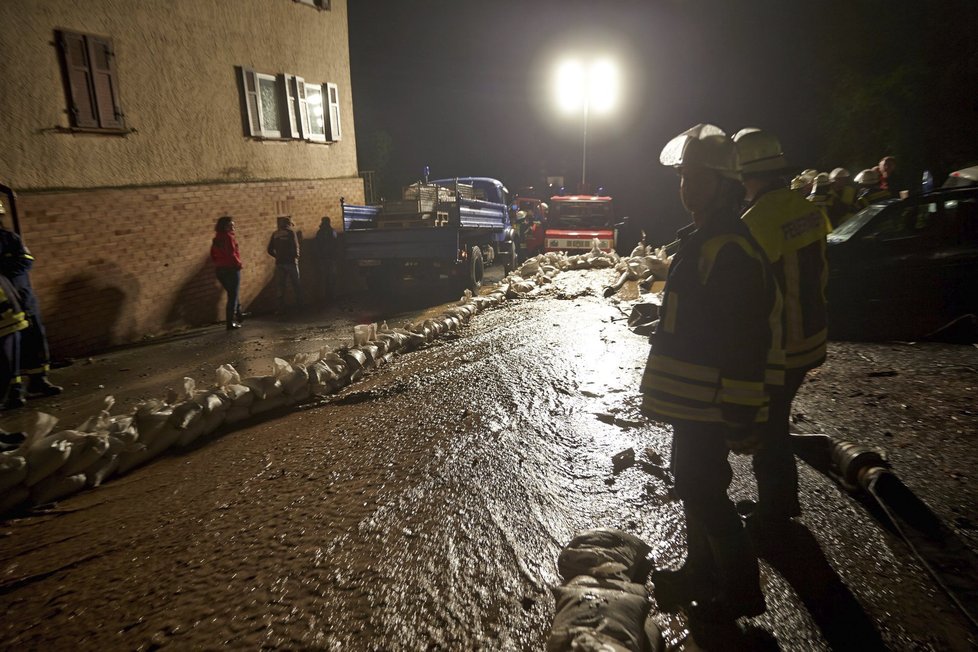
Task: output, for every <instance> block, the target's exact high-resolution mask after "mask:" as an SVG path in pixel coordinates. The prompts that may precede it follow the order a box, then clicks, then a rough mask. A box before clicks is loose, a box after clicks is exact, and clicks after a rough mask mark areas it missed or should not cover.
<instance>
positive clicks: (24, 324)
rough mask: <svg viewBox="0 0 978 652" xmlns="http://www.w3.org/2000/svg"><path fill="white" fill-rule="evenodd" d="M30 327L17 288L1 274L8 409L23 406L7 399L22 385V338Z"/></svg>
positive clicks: (0, 370)
mask: <svg viewBox="0 0 978 652" xmlns="http://www.w3.org/2000/svg"><path fill="white" fill-rule="evenodd" d="M28 327H29V323H28V321H27V315H25V314H24V311H23V310H22V309H21V305H20V299H19V298H18V292H17V290H16V289H14V286H13V285H12V284H11V283H10V281H9V280H8V279H7V277H6V276H3V275H0V400H4V401H5V402H4V406H5V407H7V408H8V409H13V408H18V407H23V403H20V404H18V405H7V402H6V400H5V399H6V398H7V397H8V395H9V392H10V390H11V389H12V388H13V387H15V386H18V385H21V378H20V339H21V333H23V332H24V331H25V330H26V329H27V328H28ZM21 386H22V385H21Z"/></svg>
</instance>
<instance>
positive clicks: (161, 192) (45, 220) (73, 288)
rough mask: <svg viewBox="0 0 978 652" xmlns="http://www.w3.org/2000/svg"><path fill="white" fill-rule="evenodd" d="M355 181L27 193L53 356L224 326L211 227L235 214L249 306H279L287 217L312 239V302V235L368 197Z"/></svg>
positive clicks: (305, 266)
mask: <svg viewBox="0 0 978 652" xmlns="http://www.w3.org/2000/svg"><path fill="white" fill-rule="evenodd" d="M362 194H363V183H362V181H361V180H360V179H359V178H357V177H351V178H347V179H331V180H326V181H316V180H311V181H266V182H254V183H229V184H221V185H217V184H209V185H184V186H156V187H143V188H122V189H101V190H88V191H62V192H42V193H31V194H28V195H23V196H20V197H18V203H19V209H20V210H21V212H22V219H21V222H22V224H24V225H25V228H24V231H23V235H24V239H25V241H26V242H28V243H29V245H30V248H31V252H32V253H33V254H34V256H35V257H36V259H37V262H36V263H35V267H34V272H33V274H32V280H33V284H34V288H35V290H36V291H37V293H38V296H40V297H41V302H42V305H41V307H42V311H43V314H44V321H45V325H46V326H47V330H48V338H49V341H50V343H51V347H52V353H53V355H54V356H55V357H60V356H78V355H84V354H87V353H90V352H93V351H98V350H102V349H105V348H107V347H110V346H115V345H120V344H125V343H128V342H135V341H139V340H141V339H144V338H146V337H153V336H157V335H162V334H165V333H168V332H172V331H175V330H179V329H181V328H185V327H187V326H193V325H201V324H208V323H213V322H215V321H218V320H223V318H224V305H225V298H224V291H223V289H222V288H221V286H220V284H219V283H218V282H217V279H216V277H215V275H214V268H213V266H212V265H211V263H210V258H209V253H210V246H211V239H212V238H213V236H214V231H213V227H214V222H215V221H216V220H217V217H219V216H221V215H225V214H227V215H231V216H232V217H233V218H234V221H235V231H236V235H237V239H238V244H239V247H240V249H241V258H242V260H243V262H244V270H243V272H242V282H241V299H242V303H243V305H244V306H245V309H247V310H252V309H254V310H259V311H261V310H267V309H271V308H273V307H274V305H275V288H274V285H273V283H272V274H273V270H274V260H273V259H272V258H271V256H269V255H268V253H267V252H266V251H265V248H266V246H267V245H268V239H269V237H270V236H271V234H272V231H274V230H275V218H276V216H277V215H278V214H280V213H290V214H292V215H293V216H294V219H295V221H296V224H297V227H298V229H299V230H300V231H302V235H303V238H304V242H303V251H302V256H301V259H300V268H301V270H302V277H303V286H304V287H303V290H304V294H305V295H306V300H307V302H310V301H314V297H315V293H316V290H317V289H318V284H317V281H318V279H317V277H316V263H317V258H316V255H315V251H314V247H313V243H312V239H313V238H314V237H315V235H316V231H317V230H318V227H319V222H320V218H321V217H323V216H324V215H328V216H329V217H330V218H331V219H332V222H333V224H336V223H337V221H338V220H339V217H340V204H339V202H340V197H345V198H347V200H351V198H353V199H355V200H357V201H362Z"/></svg>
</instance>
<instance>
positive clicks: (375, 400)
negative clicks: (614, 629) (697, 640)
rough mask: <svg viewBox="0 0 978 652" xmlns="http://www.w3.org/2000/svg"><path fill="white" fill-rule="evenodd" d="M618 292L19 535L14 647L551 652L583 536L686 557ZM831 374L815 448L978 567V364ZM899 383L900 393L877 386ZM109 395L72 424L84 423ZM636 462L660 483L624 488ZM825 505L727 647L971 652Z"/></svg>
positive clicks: (380, 376) (936, 352) (833, 496)
mask: <svg viewBox="0 0 978 652" xmlns="http://www.w3.org/2000/svg"><path fill="white" fill-rule="evenodd" d="M609 278H610V272H569V273H565V274H562V275H561V276H560V277H558V280H557V283H555V286H556V287H554V288H553V289H552V290H551V291H550V292H549V293H547V294H545V295H544V296H543V297H542V298H538V299H533V300H523V301H514V302H509V303H508V304H507V305H506V306H505V307H503V308H501V309H497V310H492V311H488V312H486V313H483V314H481V315H479V316H478V317H477V318H476V319H474V320H473V322H472V323H471V325H470V326H468V327H467V328H466V329H465V330H463V332H462V335H461V336H460V337H459V338H457V339H449V340H444V341H440V342H439V343H437V344H436V345H434V346H431V347H429V348H427V349H425V350H422V351H418V352H414V353H411V354H407V355H404V356H400V357H398V358H397V359H396V360H395V362H394V363H393V364H391V365H389V366H387V367H385V368H383V369H381V370H380V371H378V372H377V373H375V374H373V375H371V376H369V377H368V378H367V379H365V380H363V381H361V382H359V383H357V384H355V385H353V386H351V387H350V388H348V389H347V390H346V391H345V392H344V393H341V394H339V395H337V396H336V397H333V398H332V399H330V400H327V401H323V402H319V403H314V404H309V405H306V406H305V407H304V408H303V409H301V410H299V411H296V412H292V413H286V414H280V415H277V416H275V417H272V418H269V419H267V420H265V421H262V422H258V423H252V424H251V425H250V426H248V427H246V428H243V429H240V430H237V431H234V432H230V433H228V434H226V435H225V436H223V437H221V438H220V439H219V440H217V441H216V442H213V443H211V444H209V445H208V446H206V447H202V448H198V449H195V450H191V451H188V452H186V453H183V454H177V455H171V456H169V457H166V458H164V459H162V460H160V461H158V462H156V463H154V464H153V465H151V466H149V467H147V468H144V469H142V470H139V471H136V472H133V473H131V474H129V475H127V476H125V477H124V478H121V479H119V480H115V481H112V482H110V483H108V484H107V485H105V486H103V487H101V488H99V489H98V490H97V491H92V492H89V493H86V494H82V495H79V496H76V497H74V498H72V499H69V500H66V501H63V502H62V503H60V504H59V505H58V506H57V507H55V508H53V509H50V510H48V511H47V512H45V513H41V514H38V515H34V516H30V517H27V518H20V519H15V520H10V521H6V522H3V523H2V526H0V537H2V538H0V604H2V605H3V607H4V613H5V617H4V619H3V622H2V623H0V646H2V647H4V648H7V649H41V648H44V649H58V648H78V649H97V648H101V649H156V648H159V647H163V646H172V647H173V648H174V649H191V648H192V649H198V648H199V649H215V648H224V647H232V648H238V649H240V648H244V649H254V648H260V647H265V648H290V649H327V650H330V649H333V650H339V649H395V650H401V649H403V650H419V649H445V650H463V649H465V650H468V649H485V650H525V649H541V648H542V647H543V645H544V641H545V639H546V634H547V630H548V628H549V624H550V619H551V618H552V614H553V606H554V604H553V598H552V596H551V594H550V590H549V589H550V587H552V586H555V585H556V584H558V583H559V578H558V576H557V572H556V560H557V556H558V553H559V551H560V548H561V547H562V546H563V545H564V544H565V543H566V542H567V541H569V540H570V538H571V537H572V536H573V535H574V533H576V532H577V531H580V530H583V529H586V528H590V527H593V526H597V525H603V526H610V527H619V528H622V529H624V530H626V531H630V532H633V533H635V534H637V535H639V536H641V537H642V538H643V539H645V540H646V541H648V542H649V543H650V544H651V545H652V546H653V554H654V555H655V557H656V559H657V561H659V562H660V563H661V564H678V563H681V560H682V547H683V546H682V537H683V524H682V519H681V515H680V510H679V505H678V503H677V502H676V501H675V500H674V499H673V497H672V495H671V493H670V491H669V486H668V479H669V475H668V473H667V471H666V469H665V467H666V466H667V464H668V459H669V432H668V430H667V429H665V428H662V427H659V426H656V425H655V424H650V423H646V422H645V421H644V420H643V419H642V417H641V416H640V415H639V413H638V410H637V406H638V394H637V387H638V379H639V376H640V374H641V368H642V365H643V364H644V358H645V354H646V352H647V343H646V341H645V340H644V339H643V338H640V337H637V336H635V335H633V334H631V333H629V332H627V330H626V329H625V322H624V314H623V311H624V312H627V307H626V306H624V305H619V304H617V303H616V301H615V300H611V301H609V300H607V299H603V298H601V291H602V288H603V287H604V286H605V285H607V284H608V282H609ZM627 289H628V288H626V290H627ZM626 296H627V295H626ZM365 315H366V316H369V317H371V318H373V317H376V316H377V315H376V314H373V313H371V314H366V313H349V314H346V315H340V317H331V318H330V319H329V323H328V324H327V323H324V324H318V325H317V324H302V325H289V326H287V327H286V328H279V329H275V328H270V329H269V331H268V334H267V337H266V338H264V339H255V338H256V337H257V336H254V335H253V336H251V338H248V339H245V338H243V339H241V341H240V342H233V343H231V344H230V345H224V344H221V343H222V342H224V341H225V340H223V339H222V340H219V339H218V337H222V338H223V337H225V334H224V333H215V334H213V336H212V335H211V334H205V335H204V337H205V339H206V340H207V341H205V342H201V341H198V340H196V339H193V338H188V339H187V340H185V341H181V340H176V341H174V342H172V343H171V344H169V345H168V346H170V347H171V350H173V351H178V350H180V349H181V347H183V349H184V350H183V351H182V352H181V354H180V355H176V354H174V355H172V356H171V358H170V360H171V362H170V366H168V367H167V368H163V366H165V365H166V359H167V358H166V356H161V357H158V358H156V361H155V362H153V363H152V364H153V365H161V367H160V368H158V369H157V368H156V367H155V366H154V369H153V371H152V372H146V371H145V370H142V371H139V372H138V373H147V374H148V375H147V376H146V377H144V378H142V379H141V382H140V381H135V382H130V383H127V382H126V381H125V380H124V379H123V378H122V376H124V375H125V374H126V372H119V371H116V369H119V368H125V365H135V364H137V362H138V361H139V360H145V359H148V358H145V356H144V357H143V358H141V357H140V356H139V354H138V353H132V352H122V353H120V354H119V355H116V356H108V357H106V358H104V362H102V361H99V360H96V361H93V362H92V364H91V365H89V367H90V368H91V369H90V371H93V372H94V371H96V369H97V368H98V367H99V365H102V366H103V367H104V369H105V371H106V373H104V375H103V376H98V375H97V374H94V373H93V374H91V375H89V376H86V374H85V373H83V372H84V371H85V369H84V368H83V367H79V368H78V369H76V370H75V371H73V372H72V373H76V374H77V378H78V380H77V381H72V382H78V383H80V384H81V383H95V384H103V385H106V387H105V388H104V389H106V390H109V389H112V387H109V384H110V383H111V381H112V379H113V378H115V379H116V382H117V383H118V384H119V387H118V391H119V392H120V393H122V394H124V395H125V396H126V397H136V396H139V395H140V393H151V392H155V391H157V388H158V386H159V385H160V384H161V383H162V382H163V380H164V377H166V376H167V374H173V375H174V376H176V377H177V378H178V377H179V376H181V375H183V374H184V373H186V371H183V370H182V369H180V370H177V369H174V368H173V365H177V364H180V363H179V362H177V361H184V360H191V359H192V360H193V361H194V363H195V364H194V368H197V367H199V368H200V369H201V371H202V372H207V371H208V370H209V369H210V368H212V366H216V364H214V363H215V362H217V363H218V364H219V363H220V362H228V361H231V362H234V361H235V360H233V359H227V358H228V356H229V355H232V356H233V357H235V359H237V361H238V363H239V364H241V365H242V366H244V367H245V368H246V369H247V365H249V364H256V365H258V364H261V360H262V359H263V358H265V357H267V358H268V359H270V358H271V356H272V355H280V354H281V351H280V348H281V347H282V346H285V345H288V344H289V343H290V342H291V344H292V345H293V346H294V347H295V348H296V349H301V348H303V347H308V349H307V350H314V349H315V348H318V347H319V346H321V345H322V344H323V343H324V342H326V343H330V344H332V342H328V340H330V338H336V340H337V342H338V341H340V340H341V339H342V338H349V337H350V334H347V326H352V324H353V323H357V322H358V321H361V317H363V316H365ZM344 320H346V321H344ZM392 325H394V324H393V323H392ZM317 329H318V330H317ZM243 330H244V329H243ZM349 331H350V333H352V327H351V328H349ZM232 336H233V335H232ZM207 338H210V339H207ZM221 346H227V347H228V348H226V349H224V350H222V349H221V348H220V347H221ZM189 350H192V355H191V354H189V353H188V351H189ZM253 354H255V355H253ZM127 355H130V356H132V357H126V356H127ZM831 355H832V358H831V360H830V362H829V363H828V364H827V365H826V366H825V367H823V369H822V370H820V371H819V372H818V374H813V377H812V379H811V380H810V382H808V383H806V384H805V386H803V388H802V392H801V394H800V396H799V400H798V402H797V404H796V412H797V414H796V418H797V422H798V425H799V427H802V426H803V427H804V428H805V429H807V430H808V431H810V432H816V431H820V432H829V433H830V434H840V435H847V436H850V437H851V438H855V439H859V440H860V441H864V442H866V443H871V444H878V445H883V446H885V447H887V448H889V449H890V452H891V454H892V457H893V461H894V465H895V466H896V468H897V470H898V472H899V473H900V475H901V477H903V478H904V480H905V481H906V482H907V484H908V485H910V486H911V488H913V489H914V490H915V491H918V493H919V495H921V497H922V498H924V499H925V500H926V501H928V502H929V503H930V504H931V505H932V506H933V507H934V508H935V509H936V510H937V511H938V512H939V513H940V514H941V515H942V516H943V517H945V519H947V520H948V521H949V522H950V523H951V524H952V526H954V527H956V528H957V529H958V531H959V532H960V533H961V535H962V536H964V537H966V538H967V540H968V541H969V543H971V544H972V545H973V544H974V543H975V539H974V536H973V534H974V532H973V529H969V526H970V524H973V523H975V522H978V515H976V514H975V513H974V511H975V507H974V506H975V504H976V503H975V500H974V493H973V492H974V480H973V478H974V473H975V469H976V468H978V467H976V465H975V459H974V455H975V453H974V450H973V449H974V446H973V444H974V437H975V434H976V432H978V428H976V427H975V426H976V425H978V424H976V422H975V415H974V408H973V398H972V397H973V396H974V387H975V376H974V369H976V368H978V349H974V348H973V347H971V348H969V347H949V346H947V345H913V346H911V345H902V344H897V345H872V346H869V345H860V344H834V345H833V346H832V351H831ZM79 369H80V371H79ZM968 369H970V370H971V371H968ZM881 370H887V371H896V372H897V373H896V375H883V376H880V375H868V374H869V373H870V372H874V371H881ZM130 375H131V374H130ZM100 378H103V379H104V380H102V381H101V382H98V381H99V379H100ZM137 378H139V377H138V376H137ZM79 386H80V385H79ZM143 397H144V398H145V396H143ZM97 398H98V397H97V396H92V397H87V396H86V397H84V398H72V397H71V396H69V397H66V398H65V399H64V400H63V401H62V402H61V403H60V406H61V408H62V411H63V412H65V413H68V414H71V413H72V412H77V413H78V414H79V416H81V415H82V414H83V413H86V410H88V407H87V405H86V404H85V401H91V402H93V403H96V402H97ZM133 400H134V399H133ZM867 401H870V402H871V404H870V403H867ZM903 405H906V406H908V407H906V408H904V407H901V406H903ZM952 417H954V418H952ZM886 432H889V433H890V434H889V435H887V434H886ZM628 448H633V449H634V450H635V457H636V463H635V464H632V465H628V466H627V468H620V469H619V471H618V472H617V473H616V472H615V469H614V466H613V462H612V458H613V457H614V456H615V455H616V454H618V453H620V452H621V451H623V450H625V449H628ZM735 464H736V468H737V473H736V476H737V477H736V480H735V484H734V486H733V487H732V489H731V493H732V494H734V496H735V497H736V498H741V497H749V496H750V495H751V493H752V491H753V488H752V482H751V481H750V474H749V466H748V463H747V462H746V460H745V459H739V458H738V459H737V460H736V461H735ZM802 486H803V491H802V502H803V508H804V511H805V513H804V515H803V517H802V518H800V519H799V522H798V524H797V526H795V527H794V528H793V529H792V530H791V531H790V532H788V533H787V534H786V535H785V536H784V537H781V538H779V539H778V540H768V541H759V542H758V543H759V544H760V547H761V552H762V553H763V557H764V561H763V564H762V572H763V575H764V582H765V591H766V593H767V596H768V604H769V611H768V613H767V614H765V615H764V616H761V617H759V618H756V619H754V620H753V621H752V623H751V624H750V626H749V627H748V628H747V629H746V631H740V630H738V631H736V632H730V633H728V634H729V638H727V639H725V641H724V645H723V646H721V647H716V646H715V649H731V648H733V647H735V646H736V645H740V646H741V647H753V648H758V647H760V648H768V649H777V648H781V649H792V650H794V649H813V650H821V649H832V648H835V649H874V648H876V649H881V648H887V647H888V648H890V649H934V650H944V649H971V647H972V646H973V645H974V644H975V641H974V639H973V638H972V636H973V633H969V632H968V630H967V626H966V624H965V623H964V621H963V619H962V618H961V617H960V616H959V615H958V614H957V613H956V612H955V611H954V609H953V608H952V607H951V605H950V603H949V602H948V600H947V599H946V598H945V597H944V596H943V594H941V593H940V592H939V591H938V589H936V588H935V586H934V584H933V582H931V581H930V579H929V576H927V575H926V574H925V573H924V572H923V571H922V569H921V567H920V566H919V564H918V563H917V562H916V561H915V560H914V558H913V557H912V556H911V555H910V554H909V552H908V550H907V549H906V547H905V546H904V545H903V544H902V543H901V542H900V541H899V539H897V538H896V537H895V536H894V535H893V534H892V533H890V532H888V531H887V530H886V528H885V527H883V526H882V525H881V524H880V522H879V521H878V520H876V518H875V517H874V516H873V515H872V514H871V513H870V512H869V511H868V510H867V509H866V506H865V505H864V504H862V503H860V502H858V501H857V500H854V499H853V498H851V497H850V496H848V495H847V494H845V493H844V492H842V491H841V490H840V489H838V488H837V487H836V485H834V484H833V483H832V482H831V481H829V480H827V479H826V478H824V477H823V476H821V475H819V474H817V473H815V472H812V471H811V470H809V469H807V468H802ZM970 527H971V528H973V526H970ZM658 622H659V624H661V625H662V626H663V628H664V630H665V632H666V636H667V640H668V641H669V642H670V643H671V644H672V645H673V646H678V645H681V644H682V643H683V642H688V634H689V632H688V631H687V629H686V627H685V623H684V622H683V620H682V619H681V618H678V617H670V616H665V615H660V616H659V617H658Z"/></svg>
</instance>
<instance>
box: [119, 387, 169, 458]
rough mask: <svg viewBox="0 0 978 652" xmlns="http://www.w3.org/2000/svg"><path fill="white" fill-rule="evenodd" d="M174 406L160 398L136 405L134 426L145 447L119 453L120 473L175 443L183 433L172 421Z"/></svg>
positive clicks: (140, 441)
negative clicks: (159, 399)
mask: <svg viewBox="0 0 978 652" xmlns="http://www.w3.org/2000/svg"><path fill="white" fill-rule="evenodd" d="M171 416H173V407H172V406H170V405H167V404H165V403H163V402H162V401H158V400H155V399H154V400H150V401H145V402H143V403H141V404H139V405H138V406H136V414H135V416H134V426H135V428H136V431H137V432H138V433H139V443H141V444H143V446H145V448H143V449H142V450H138V451H130V452H126V453H121V454H120V455H119V473H128V472H129V471H131V470H132V469H134V468H136V467H137V466H139V465H141V464H144V463H146V462H148V461H149V460H151V459H153V458H154V457H156V456H158V455H160V454H161V453H163V452H164V451H166V450H167V449H168V448H170V446H172V445H173V444H175V443H176V442H177V440H178V439H179V438H180V435H181V434H183V433H182V431H181V430H179V429H178V428H177V427H175V426H174V425H173V424H171V423H170V417H171Z"/></svg>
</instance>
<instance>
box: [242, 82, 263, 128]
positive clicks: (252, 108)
mask: <svg viewBox="0 0 978 652" xmlns="http://www.w3.org/2000/svg"><path fill="white" fill-rule="evenodd" d="M238 73H239V79H240V81H241V100H242V107H243V111H244V117H245V134H246V135H248V136H261V102H259V101H258V76H257V75H256V74H255V71H254V70H251V69H249V68H238Z"/></svg>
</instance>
